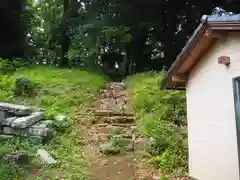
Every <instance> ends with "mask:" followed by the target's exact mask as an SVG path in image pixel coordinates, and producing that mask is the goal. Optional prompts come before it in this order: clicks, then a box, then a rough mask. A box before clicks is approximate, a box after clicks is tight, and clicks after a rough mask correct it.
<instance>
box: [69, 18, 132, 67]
mask: <svg viewBox="0 0 240 180" xmlns="http://www.w3.org/2000/svg"><path fill="white" fill-rule="evenodd" d="M73 32H74V33H72V34H73V36H72V37H71V40H72V41H71V45H70V49H69V51H68V55H67V57H68V58H69V60H70V61H71V62H73V61H78V63H80V64H82V66H83V67H90V68H91V67H94V66H95V67H96V66H99V65H98V62H97V56H98V53H99V52H100V48H101V47H104V46H103V45H106V44H108V45H110V48H111V49H113V50H117V49H121V50H123V48H124V45H125V44H126V43H128V42H129V41H130V39H131V35H130V34H129V28H127V27H124V26H104V25H103V24H101V23H99V22H98V21H96V22H94V23H89V24H84V25H79V26H78V27H75V29H74V31H73Z"/></svg>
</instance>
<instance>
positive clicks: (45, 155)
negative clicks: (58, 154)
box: [36, 149, 57, 164]
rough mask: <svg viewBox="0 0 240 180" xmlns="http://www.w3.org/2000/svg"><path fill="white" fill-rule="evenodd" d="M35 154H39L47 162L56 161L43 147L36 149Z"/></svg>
mask: <svg viewBox="0 0 240 180" xmlns="http://www.w3.org/2000/svg"><path fill="white" fill-rule="evenodd" d="M36 156H37V157H38V156H39V157H40V158H41V159H42V160H43V161H44V162H45V163H47V164H56V163H57V161H56V160H55V159H54V158H53V157H52V156H51V155H50V154H49V153H48V152H47V151H46V150H45V149H38V150H37V154H36Z"/></svg>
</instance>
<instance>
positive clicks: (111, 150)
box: [100, 142, 121, 155]
mask: <svg viewBox="0 0 240 180" xmlns="http://www.w3.org/2000/svg"><path fill="white" fill-rule="evenodd" d="M100 152H101V153H102V154H105V155H110V154H111V155H115V154H119V153H120V152H121V148H120V147H119V146H115V145H114V143H113V142H108V143H105V144H101V145H100Z"/></svg>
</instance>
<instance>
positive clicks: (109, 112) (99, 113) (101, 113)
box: [93, 109, 134, 117]
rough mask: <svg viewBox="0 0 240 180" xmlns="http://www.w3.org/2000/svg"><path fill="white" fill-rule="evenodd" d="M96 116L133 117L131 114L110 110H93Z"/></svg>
mask: <svg viewBox="0 0 240 180" xmlns="http://www.w3.org/2000/svg"><path fill="white" fill-rule="evenodd" d="M93 111H94V113H95V115H96V116H100V117H101V116H106V117H111V116H134V115H133V114H132V113H126V112H114V111H113V110H112V109H93Z"/></svg>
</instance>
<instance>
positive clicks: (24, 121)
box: [11, 112, 44, 129]
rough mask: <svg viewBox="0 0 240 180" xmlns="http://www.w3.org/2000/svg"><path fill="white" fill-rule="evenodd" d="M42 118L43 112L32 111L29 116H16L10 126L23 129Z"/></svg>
mask: <svg viewBox="0 0 240 180" xmlns="http://www.w3.org/2000/svg"><path fill="white" fill-rule="evenodd" d="M43 118H44V112H33V113H32V114H31V115H29V116H25V117H20V118H17V119H16V120H15V121H13V123H12V125H11V126H12V127H14V128H21V129H24V128H27V127H29V126H31V125H33V124H35V123H36V122H39V121H40V120H42V119H43Z"/></svg>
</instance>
